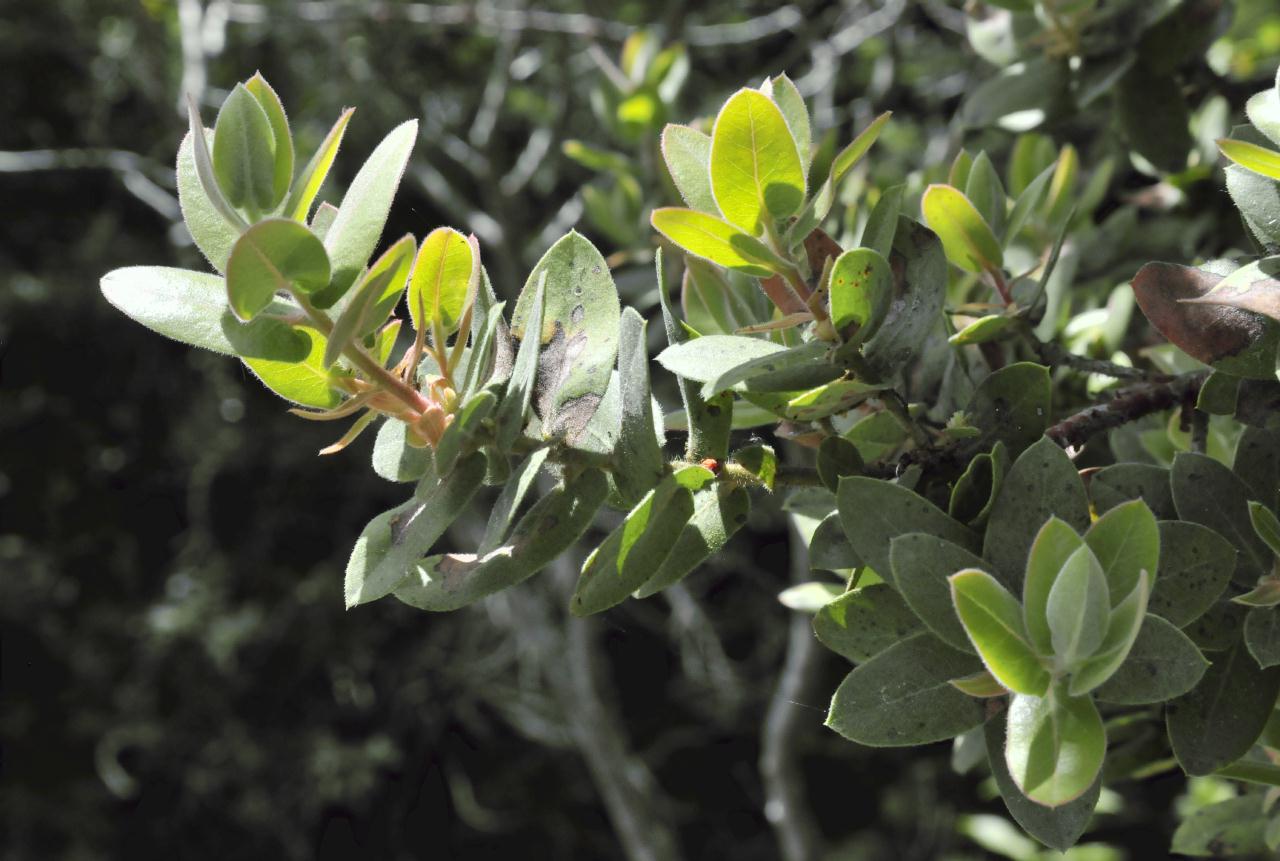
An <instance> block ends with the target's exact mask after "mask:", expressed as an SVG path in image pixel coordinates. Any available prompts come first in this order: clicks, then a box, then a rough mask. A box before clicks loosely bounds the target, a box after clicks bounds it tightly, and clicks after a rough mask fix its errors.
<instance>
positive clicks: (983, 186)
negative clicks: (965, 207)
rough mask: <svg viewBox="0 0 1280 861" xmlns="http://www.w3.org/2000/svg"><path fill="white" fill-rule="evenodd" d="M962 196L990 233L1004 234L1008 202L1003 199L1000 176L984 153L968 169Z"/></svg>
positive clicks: (1002, 186)
mask: <svg viewBox="0 0 1280 861" xmlns="http://www.w3.org/2000/svg"><path fill="white" fill-rule="evenodd" d="M964 196H965V198H966V199H968V201H969V202H970V203H972V204H973V208H974V209H976V210H978V214H979V215H981V216H982V220H983V221H985V222H986V223H987V224H989V225H990V226H991V232H992V233H993V234H994V235H996V236H1000V235H1002V234H1003V232H1004V223H1005V217H1006V216H1007V214H1008V213H1007V209H1008V201H1007V200H1006V199H1005V194H1004V184H1003V183H1001V182H1000V175H999V174H998V173H996V169H995V166H994V165H992V164H991V158H990V157H989V156H988V155H987V154H986V152H980V153H978V157H977V158H975V159H974V160H973V166H972V167H970V168H969V176H968V178H967V179H966V180H965V185H964Z"/></svg>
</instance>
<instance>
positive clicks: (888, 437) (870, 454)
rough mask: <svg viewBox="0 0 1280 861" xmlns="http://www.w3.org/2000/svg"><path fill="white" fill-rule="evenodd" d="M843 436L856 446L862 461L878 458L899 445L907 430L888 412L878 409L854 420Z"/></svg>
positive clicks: (889, 452)
mask: <svg viewBox="0 0 1280 861" xmlns="http://www.w3.org/2000/svg"><path fill="white" fill-rule="evenodd" d="M844 438H845V439H847V440H849V442H851V443H853V444H854V445H856V446H857V447H858V452H859V453H860V454H861V455H862V459H863V460H864V461H868V462H869V461H873V460H879V459H881V458H883V457H885V456H887V455H889V454H891V453H892V452H893V451H895V450H896V449H897V448H898V447H899V446H901V445H902V444H903V443H904V442H906V439H907V431H906V429H905V428H903V427H902V425H900V424H898V420H897V419H895V418H894V417H893V416H891V415H890V414H889V413H888V412H885V411H884V410H880V411H877V412H874V413H872V414H871V415H869V416H866V417H865V418H861V419H858V421H856V422H854V424H853V427H851V428H849V429H848V430H847V431H845V432H844Z"/></svg>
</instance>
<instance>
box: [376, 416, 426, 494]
mask: <svg viewBox="0 0 1280 861" xmlns="http://www.w3.org/2000/svg"><path fill="white" fill-rule="evenodd" d="M408 429H409V426H408V425H406V424H405V423H404V422H402V421H399V420H397V419H392V418H389V419H387V420H386V421H384V422H383V423H382V426H381V427H379V428H378V435H377V437H376V438H375V439H374V441H373V471H374V472H376V473H377V474H378V475H379V476H381V477H382V478H385V479H386V480H387V481H418V480H419V479H421V478H422V477H423V476H424V475H426V474H427V473H428V472H430V471H431V449H429V448H419V447H417V446H413V445H410V444H409V438H408V433H407V431H408Z"/></svg>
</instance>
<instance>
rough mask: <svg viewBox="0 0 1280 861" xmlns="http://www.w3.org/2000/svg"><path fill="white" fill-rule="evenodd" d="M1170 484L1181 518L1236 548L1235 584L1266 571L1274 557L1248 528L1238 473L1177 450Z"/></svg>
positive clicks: (1244, 493)
mask: <svg viewBox="0 0 1280 861" xmlns="http://www.w3.org/2000/svg"><path fill="white" fill-rule="evenodd" d="M1171 484H1172V487H1173V500H1174V503H1175V504H1176V505H1177V507H1178V516H1179V517H1180V518H1181V519H1183V520H1190V521H1191V522H1192V523H1199V524H1200V525H1202V526H1207V527H1209V528H1210V529H1212V530H1214V531H1215V532H1217V533H1219V534H1220V535H1222V537H1224V538H1226V539H1227V540H1228V541H1230V542H1231V543H1232V545H1234V546H1235V548H1236V549H1237V550H1238V551H1240V553H1239V555H1238V556H1237V557H1236V570H1235V574H1234V579H1235V581H1236V582H1237V583H1240V584H1241V585H1244V586H1252V585H1253V584H1254V582H1255V581H1256V580H1257V579H1258V578H1259V577H1261V576H1263V575H1264V574H1266V573H1268V572H1269V571H1270V569H1271V564H1272V561H1273V558H1274V557H1273V555H1272V553H1271V549H1270V548H1269V547H1268V546H1267V545H1266V543H1265V542H1263V541H1262V539H1261V538H1259V537H1258V535H1257V533H1255V532H1254V531H1253V529H1252V527H1251V524H1250V521H1249V504H1248V503H1249V495H1250V491H1249V488H1248V486H1246V485H1245V483H1244V482H1243V481H1242V480H1241V479H1240V478H1239V477H1238V476H1236V475H1235V474H1234V473H1232V472H1231V470H1229V469H1227V468H1226V467H1225V466H1223V465H1222V464H1220V463H1218V462H1217V461H1216V460H1213V459H1212V458H1209V457H1206V456H1205V455H1202V454H1194V453H1191V452H1181V453H1179V454H1178V456H1177V457H1176V458H1174V461H1173V470H1172V473H1171Z"/></svg>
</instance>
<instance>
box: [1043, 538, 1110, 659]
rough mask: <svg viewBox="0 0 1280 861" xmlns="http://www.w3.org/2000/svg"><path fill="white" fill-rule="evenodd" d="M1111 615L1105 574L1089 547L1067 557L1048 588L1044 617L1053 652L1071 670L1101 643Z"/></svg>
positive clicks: (1090, 654)
mask: <svg viewBox="0 0 1280 861" xmlns="http://www.w3.org/2000/svg"><path fill="white" fill-rule="evenodd" d="M1110 616H1111V602H1110V599H1109V597H1108V594H1107V576H1106V575H1105V574H1104V573H1103V571H1102V566H1101V565H1100V564H1099V563H1098V559H1097V557H1096V556H1094V555H1093V551H1092V550H1090V549H1089V548H1088V547H1081V548H1079V549H1077V550H1076V551H1075V552H1074V553H1072V554H1071V556H1070V557H1068V559H1067V561H1066V564H1064V565H1063V566H1062V570H1061V571H1059V572H1058V576H1057V578H1056V579H1055V580H1054V581H1053V586H1052V587H1051V588H1050V590H1049V600H1048V601H1047V602H1046V603H1045V617H1046V618H1047V619H1048V622H1049V634H1050V639H1051V642H1052V644H1053V656H1054V659H1055V661H1056V662H1057V663H1058V666H1060V667H1061V668H1062V669H1063V670H1065V671H1067V672H1070V671H1071V670H1074V669H1075V668H1077V667H1079V666H1080V665H1081V664H1082V663H1083V662H1084V661H1085V660H1086V659H1087V658H1089V657H1091V656H1092V655H1093V654H1094V653H1095V652H1096V651H1097V650H1098V648H1099V647H1100V646H1101V645H1102V639H1103V637H1104V636H1106V633H1107V622H1108V620H1109V619H1110Z"/></svg>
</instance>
